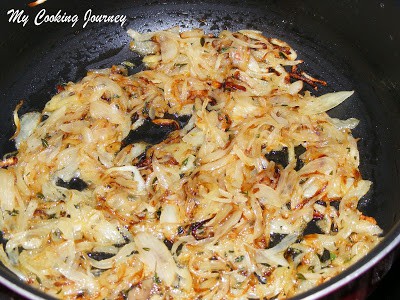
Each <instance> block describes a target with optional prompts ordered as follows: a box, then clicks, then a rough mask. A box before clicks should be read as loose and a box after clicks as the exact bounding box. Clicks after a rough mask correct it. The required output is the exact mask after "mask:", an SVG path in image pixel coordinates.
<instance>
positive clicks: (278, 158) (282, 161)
mask: <svg viewBox="0 0 400 300" xmlns="http://www.w3.org/2000/svg"><path fill="white" fill-rule="evenodd" d="M265 158H266V159H268V160H269V161H273V162H275V163H276V164H279V165H281V166H282V167H284V168H286V166H287V165H288V164H289V152H288V148H287V147H283V148H282V150H272V151H271V152H268V153H267V154H265Z"/></svg>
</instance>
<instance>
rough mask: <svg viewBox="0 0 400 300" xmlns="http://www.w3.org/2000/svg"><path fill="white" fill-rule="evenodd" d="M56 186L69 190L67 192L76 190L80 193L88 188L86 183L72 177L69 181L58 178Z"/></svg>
mask: <svg viewBox="0 0 400 300" xmlns="http://www.w3.org/2000/svg"><path fill="white" fill-rule="evenodd" d="M56 185H57V186H60V187H63V188H66V189H69V190H77V191H80V192H82V191H83V190H84V189H86V188H87V187H88V186H89V185H88V184H87V183H86V182H84V181H83V180H82V179H80V178H79V177H73V178H71V180H70V181H64V180H62V179H61V178H58V179H57V182H56Z"/></svg>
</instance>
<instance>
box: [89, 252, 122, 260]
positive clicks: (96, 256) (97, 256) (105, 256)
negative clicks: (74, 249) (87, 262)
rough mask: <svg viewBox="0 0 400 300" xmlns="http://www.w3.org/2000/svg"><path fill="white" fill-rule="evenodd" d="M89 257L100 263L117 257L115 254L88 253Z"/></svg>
mask: <svg viewBox="0 0 400 300" xmlns="http://www.w3.org/2000/svg"><path fill="white" fill-rule="evenodd" d="M87 255H88V256H89V257H90V258H91V259H94V260H97V261H100V260H104V259H108V258H111V257H113V256H115V254H113V253H107V252H88V253H87Z"/></svg>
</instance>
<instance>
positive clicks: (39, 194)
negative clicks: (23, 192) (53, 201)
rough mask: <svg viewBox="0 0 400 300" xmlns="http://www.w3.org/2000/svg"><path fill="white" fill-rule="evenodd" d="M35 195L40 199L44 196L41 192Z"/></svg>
mask: <svg viewBox="0 0 400 300" xmlns="http://www.w3.org/2000/svg"><path fill="white" fill-rule="evenodd" d="M36 197H38V198H39V199H42V200H43V199H44V198H45V197H44V195H43V194H42V193H37V194H36Z"/></svg>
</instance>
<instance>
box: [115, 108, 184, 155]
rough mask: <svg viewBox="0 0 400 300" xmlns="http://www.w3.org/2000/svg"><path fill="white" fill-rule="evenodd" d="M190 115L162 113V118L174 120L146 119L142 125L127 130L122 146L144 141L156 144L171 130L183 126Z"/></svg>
mask: <svg viewBox="0 0 400 300" xmlns="http://www.w3.org/2000/svg"><path fill="white" fill-rule="evenodd" d="M190 117H191V116H186V115H184V116H177V115H169V114H166V115H164V118H163V119H166V120H173V121H175V122H162V121H160V120H162V119H155V120H150V119H146V120H145V121H144V123H143V125H142V126H140V127H139V128H137V129H135V130H132V131H131V132H129V134H128V136H127V137H126V138H125V139H123V140H122V147H124V146H126V145H128V144H134V143H138V142H145V143H148V144H151V145H156V144H159V143H161V142H162V141H164V140H165V139H166V138H167V137H168V136H169V135H170V133H171V132H173V131H175V130H179V129H180V128H182V127H184V126H185V125H186V124H187V122H188V121H189V119H190Z"/></svg>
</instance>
